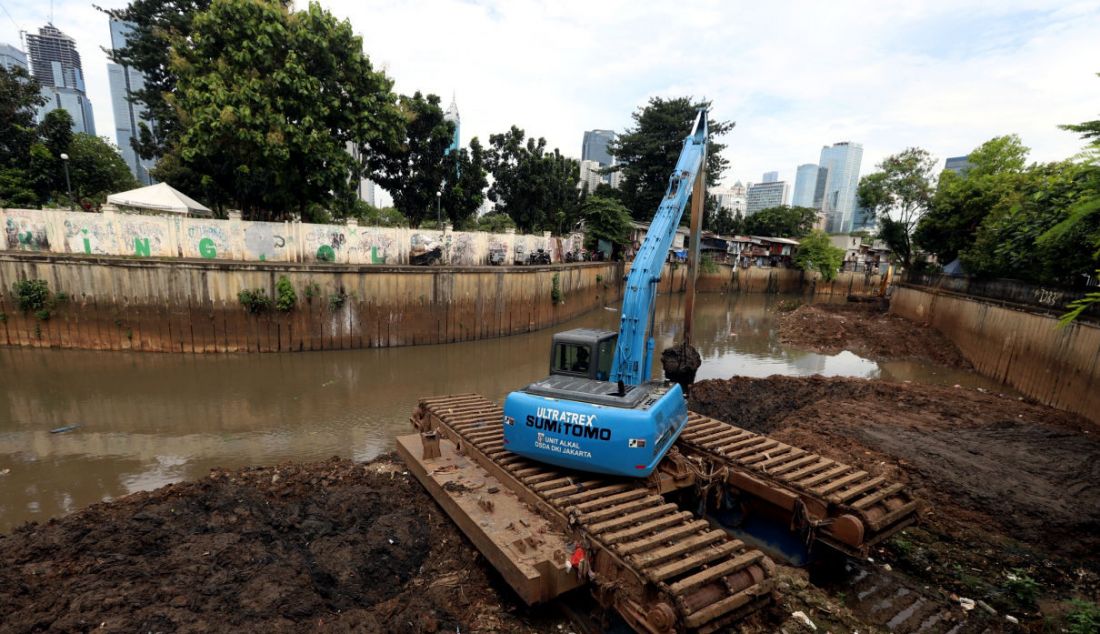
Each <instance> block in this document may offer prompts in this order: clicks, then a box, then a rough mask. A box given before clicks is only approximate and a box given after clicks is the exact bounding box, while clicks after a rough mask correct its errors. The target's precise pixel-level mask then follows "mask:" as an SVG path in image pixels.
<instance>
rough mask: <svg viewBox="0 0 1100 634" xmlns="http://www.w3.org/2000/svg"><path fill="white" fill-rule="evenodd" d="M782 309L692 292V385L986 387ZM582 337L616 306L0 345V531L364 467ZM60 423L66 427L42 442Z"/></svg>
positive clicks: (664, 318)
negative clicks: (829, 342)
mask: <svg viewBox="0 0 1100 634" xmlns="http://www.w3.org/2000/svg"><path fill="white" fill-rule="evenodd" d="M782 299H784V297H782V296H776V295H732V296H727V295H717V294H714V295H700V296H699V298H698V300H697V301H696V317H695V335H694V339H695V344H696V346H697V347H698V348H699V351H700V353H701V354H702V356H703V366H702V368H700V371H699V378H700V379H706V378H726V377H729V376H733V375H738V374H739V375H745V376H755V377H763V376H769V375H772V374H786V375H809V374H823V375H827V376H855V377H868V378H882V379H887V380H896V381H906V380H909V381H914V382H926V383H940V384H954V383H961V384H963V385H966V386H975V387H987V388H991V389H998V388H999V386H998V385H997V384H996V383H994V382H992V381H990V380H988V379H985V378H983V377H982V376H980V375H977V374H975V373H971V372H964V371H959V370H949V369H946V368H941V367H937V366H931V365H927V364H922V363H917V362H908V361H905V362H887V363H876V362H874V361H870V360H867V359H863V358H860V357H858V356H856V355H854V354H852V353H850V352H842V353H840V354H838V355H833V356H829V355H821V354H816V353H812V352H806V351H802V350H797V349H792V348H789V347H786V346H783V345H781V344H779V342H778V340H777V335H776V328H777V324H776V321H775V320H774V312H773V310H772V309H773V308H774V305H775V304H776V302H778V301H780V300H782ZM682 306H683V296H680V295H677V296H661V297H659V298H658V305H657V309H656V316H657V327H656V332H657V350H658V351H660V350H662V349H664V348H665V347H667V346H668V345H670V344H671V343H672V342H673V338H674V337H675V338H676V339H679V333H680V330H681V329H682ZM581 326H586V327H600V328H607V329H616V328H617V327H618V311H617V307H607V308H604V309H601V310H596V311H593V312H590V313H588V314H587V315H584V316H582V317H579V318H577V319H575V320H573V321H571V322H568V323H565V324H562V325H561V326H559V327H557V328H554V329H547V330H543V331H539V332H534V333H529V334H526V335H518V336H514V337H506V338H502V339H490V340H485V341H476V342H468V343H457V344H446V345H435V346H417V347H407V348H380V349H370V350H348V351H330V352H304V353H283V354H241V355H236V354H212V355H182V354H153V353H145V354H142V353H129V352H84V351H73V350H33V349H20V348H0V385H2V389H0V533H6V532H9V531H10V530H11V529H12V528H13V527H15V526H18V525H20V524H22V523H23V522H27V521H31V520H36V521H44V520H48V519H49V518H51V517H56V516H59V515H64V514H65V513H69V512H71V511H74V510H76V509H79V508H82V507H84V506H87V505H89V504H92V503H95V502H98V501H101V500H110V499H112V498H116V497H119V496H123V495H126V494H128V493H132V492H134V491H140V490H148V489H154V488H157V487H160V486H163V485H165V484H169V483H171V482H176V481H179V480H186V479H194V478H200V477H203V476H204V475H205V474H206V472H207V471H208V470H209V469H210V468H212V467H239V466H245V465H259V464H274V463H278V462H281V461H286V460H302V461H310V460H319V459H324V458H327V457H329V456H333V455H337V456H343V457H350V458H354V459H356V460H369V459H371V458H373V457H375V456H377V455H379V454H380V453H384V452H387V451H389V450H391V449H392V448H393V438H394V436H396V435H399V434H403V433H407V432H408V431H409V429H410V427H409V422H408V420H409V415H410V414H411V413H412V411H413V408H414V406H415V405H416V402H417V399H418V398H419V397H422V396H429V395H438V394H451V393H459V392H478V393H481V394H484V395H485V396H487V397H489V398H492V399H501V398H502V397H503V396H504V395H505V394H507V393H508V392H509V391H511V390H514V389H516V388H519V387H522V386H523V385H525V384H527V383H529V382H531V381H533V380H535V379H537V378H540V377H542V376H544V375H545V374H546V373H547V371H548V363H549V344H550V337H551V335H552V333H553V332H554V331H557V330H565V329H568V328H575V327H581ZM658 356H659V355H658ZM659 373H660V368H659V364H658V368H657V370H656V371H655V373H654V374H655V375H656V376H659ZM1001 389H1003V388H1001ZM68 425H79V427H77V428H76V429H74V430H72V431H69V432H66V433H58V434H52V433H50V430H51V429H55V428H58V427H62V426H68Z"/></svg>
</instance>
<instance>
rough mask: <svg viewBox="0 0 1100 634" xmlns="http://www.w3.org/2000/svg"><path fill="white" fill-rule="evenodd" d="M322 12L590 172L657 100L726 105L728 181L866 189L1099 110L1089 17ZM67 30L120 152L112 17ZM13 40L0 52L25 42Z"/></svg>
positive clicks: (1045, 147) (1093, 16)
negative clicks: (827, 178) (592, 160)
mask: <svg viewBox="0 0 1100 634" xmlns="http://www.w3.org/2000/svg"><path fill="white" fill-rule="evenodd" d="M0 1H3V2H4V4H5V6H6V7H7V8H8V10H9V11H10V12H11V13H12V14H13V16H14V17H15V19H16V20H17V21H18V22H19V23H20V25H21V26H22V27H23V28H27V29H36V28H37V27H38V26H41V25H42V24H43V23H44V22H45V21H46V19H47V15H46V13H47V12H48V8H46V7H45V6H44V4H43V3H42V2H41V0H17V1H16V2H15V3H14V5H13V3H12V0H0ZM103 4H105V5H106V6H118V5H120V4H123V2H122V1H121V0H107V1H106V2H104V3H103ZM322 4H323V5H324V6H326V7H327V8H328V9H330V10H331V11H333V13H335V14H336V15H338V16H340V17H346V18H349V19H350V20H351V22H352V24H353V26H354V28H355V29H356V31H357V32H359V33H361V34H362V35H363V37H364V42H365V48H366V50H367V52H368V53H369V54H370V56H371V58H372V59H373V60H374V61H375V63H376V64H377V65H380V66H384V67H385V68H386V69H387V72H388V73H389V74H390V75H391V76H393V77H394V78H395V79H396V82H397V89H398V90H399V91H402V92H412V91H414V90H421V91H424V92H434V93H436V94H439V95H440V96H441V97H443V100H444V102H445V103H446V102H449V101H450V96H451V93H452V91H454V92H455V93H456V95H457V99H458V105H459V109H460V111H461V113H462V132H463V138H464V140H468V139H469V138H470V137H471V136H474V135H477V136H479V137H481V138H482V140H483V141H485V140H487V137H488V136H489V134H491V133H494V132H500V131H503V130H505V129H507V127H508V126H510V125H512V124H516V125H518V126H520V127H522V128H524V129H525V130H526V131H527V132H528V133H529V134H534V135H538V136H545V137H546V138H547V139H548V141H549V142H550V144H551V145H552V146H558V147H560V148H562V150H563V151H564V152H566V153H567V154H571V155H579V153H580V142H581V136H582V133H583V131H584V130H586V129H591V128H613V129H617V130H621V129H623V128H624V127H626V126H628V125H629V124H630V114H631V113H632V112H633V110H634V109H635V108H637V107H638V106H639V105H641V104H643V103H644V102H645V100H646V99H647V98H648V97H650V96H654V95H661V96H679V95H685V94H690V95H694V96H696V97H707V98H710V99H713V100H714V102H715V111H714V116H715V117H718V118H721V119H730V120H734V121H736V122H737V127H736V128H735V129H734V131H733V132H732V133H731V134H730V135H728V137H727V138H726V139H724V141H725V142H726V144H727V145H728V148H727V150H726V155H727V157H728V158H729V159H730V161H731V163H732V169H731V171H730V172H729V173H727V175H726V180H727V181H729V182H732V181H733V180H735V179H741V180H749V181H752V180H757V179H759V178H760V174H761V173H762V172H764V171H767V170H773V169H777V170H779V171H780V174H781V176H782V177H785V178H788V179H791V178H793V175H794V169H795V166H796V165H798V164H801V163H808V162H816V160H817V158H818V152H819V151H820V148H821V146H822V145H824V144H829V143H833V142H835V141H841V140H850V141H856V142H860V143H862V144H863V145H864V148H865V153H864V161H863V172H864V173H866V172H868V171H871V170H872V169H873V166H874V164H875V163H876V162H877V161H878V160H880V159H881V158H882V157H884V156H885V155H887V154H890V153H892V152H896V151H899V150H901V149H903V148H905V147H907V146H910V145H919V146H922V147H925V148H926V149H928V150H929V151H931V152H932V153H933V154H934V155H936V156H937V157H939V158H940V159H943V158H944V157H946V156H953V155H957V154H965V153H966V152H967V151H969V150H970V149H972V148H973V147H975V146H976V145H978V144H979V143H981V142H982V141H984V140H986V139H988V138H990V137H992V136H994V135H997V134H1005V133H1010V132H1016V133H1018V134H1020V135H1021V136H1022V137H1023V140H1024V142H1025V143H1026V144H1028V145H1030V146H1031V147H1032V148H1033V149H1034V151H1033V154H1032V158H1033V159H1036V160H1055V159H1060V158H1064V157H1066V156H1069V155H1071V154H1073V153H1075V152H1076V151H1077V150H1078V149H1079V148H1080V142H1079V141H1078V140H1077V139H1076V138H1075V137H1074V136H1073V135H1072V134H1069V133H1066V132H1062V131H1060V130H1058V129H1057V126H1058V125H1059V124H1062V123H1072V122H1077V121H1082V120H1086V119H1093V118H1095V117H1096V115H1097V113H1098V111H1100V79H1098V78H1097V77H1096V76H1095V73H1096V72H1098V71H1100V60H1098V59H1097V57H1096V53H1097V45H1096V42H1100V3H1098V2H1096V1H1089V2H1075V3H1059V4H1052V3H1050V2H1040V1H1037V0H1018V1H1002V2H998V3H987V2H982V1H981V0H953V1H951V2H945V1H944V2H912V3H905V4H904V5H900V4H896V3H879V2H863V1H860V2H832V3H818V2H781V1H772V2H768V3H760V2H752V3H737V4H733V3H728V2H719V1H712V2H676V3H669V2H648V3H641V2H628V1H624V0H613V1H609V2H596V1H592V0H587V1H584V2H581V1H578V0H569V1H560V2H546V3H540V2H532V1H529V0H508V1H500V2H492V1H489V2H461V1H458V0H433V1H430V2H417V1H397V0H375V1H372V0H324V1H323V2H322ZM55 14H56V17H55V23H56V24H57V26H58V27H59V28H61V29H62V30H64V31H66V32H67V33H69V34H70V35H72V36H73V37H75V38H77V41H78V45H79V46H80V52H81V55H82V56H83V58H84V67H85V74H86V76H87V79H88V85H89V92H90V97H91V98H92V100H93V103H94V105H95V108H96V123H97V128H98V130H99V132H100V134H104V135H107V136H113V127H112V120H111V110H110V101H109V93H108V91H107V77H106V68H105V65H106V58H105V56H104V55H103V54H102V53H101V52H100V51H99V47H100V46H107V45H108V43H109V34H108V30H107V21H106V18H105V17H104V16H102V15H101V14H99V13H98V12H96V11H95V10H94V9H93V8H92V7H91V5H90V4H88V3H85V2H81V1H76V0H58V2H57V4H56V8H55ZM0 27H2V28H0V41H15V40H16V39H17V36H16V34H15V28H14V27H12V26H11V24H10V23H8V22H6V21H5V22H4V23H3V24H0Z"/></svg>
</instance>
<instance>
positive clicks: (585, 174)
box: [577, 159, 605, 193]
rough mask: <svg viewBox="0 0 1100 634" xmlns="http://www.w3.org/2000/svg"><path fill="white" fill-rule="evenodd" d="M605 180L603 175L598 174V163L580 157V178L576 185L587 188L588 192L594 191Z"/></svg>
mask: <svg viewBox="0 0 1100 634" xmlns="http://www.w3.org/2000/svg"><path fill="white" fill-rule="evenodd" d="M603 182H605V176H604V175H603V174H600V164H599V163H597V162H596V161H589V160H585V159H581V179H580V183H578V184H577V185H578V187H586V188H588V191H589V193H591V192H594V191H596V187H598V186H599V185H600V183H603Z"/></svg>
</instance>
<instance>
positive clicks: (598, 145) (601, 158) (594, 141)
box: [581, 130, 615, 167]
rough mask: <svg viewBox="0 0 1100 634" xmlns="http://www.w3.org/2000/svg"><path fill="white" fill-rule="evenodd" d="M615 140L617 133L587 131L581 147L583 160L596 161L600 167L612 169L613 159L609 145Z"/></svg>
mask: <svg viewBox="0 0 1100 634" xmlns="http://www.w3.org/2000/svg"><path fill="white" fill-rule="evenodd" d="M614 140H615V133H614V132H613V131H611V130H587V131H586V132H585V133H584V142H583V145H582V146H581V160H582V161H596V162H597V163H599V164H600V167H611V163H612V158H611V154H609V153H608V151H607V145H608V144H609V143H611V142H612V141H614Z"/></svg>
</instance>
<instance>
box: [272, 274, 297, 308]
mask: <svg viewBox="0 0 1100 634" xmlns="http://www.w3.org/2000/svg"><path fill="white" fill-rule="evenodd" d="M275 296H276V299H275V308H276V309H277V310H278V311H279V312H281V313H289V312H290V311H292V310H294V307H295V306H296V305H297V304H298V294H297V293H295V292H294V285H293V284H291V283H290V280H288V279H287V278H286V276H285V275H280V276H279V281H278V282H275Z"/></svg>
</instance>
